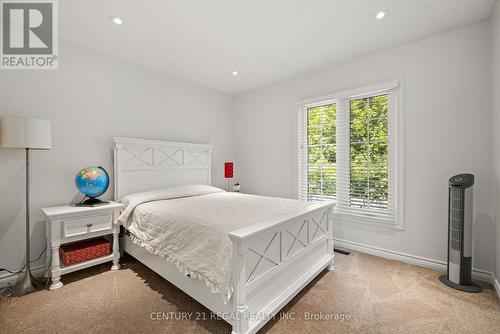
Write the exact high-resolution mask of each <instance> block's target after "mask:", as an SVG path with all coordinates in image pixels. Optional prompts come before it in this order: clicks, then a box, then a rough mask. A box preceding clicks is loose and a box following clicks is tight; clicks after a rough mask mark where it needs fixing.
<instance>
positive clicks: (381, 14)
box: [373, 10, 389, 20]
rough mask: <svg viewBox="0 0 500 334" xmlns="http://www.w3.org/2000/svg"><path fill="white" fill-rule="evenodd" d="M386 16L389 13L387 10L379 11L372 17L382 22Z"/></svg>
mask: <svg viewBox="0 0 500 334" xmlns="http://www.w3.org/2000/svg"><path fill="white" fill-rule="evenodd" d="M387 14H389V11H388V10H381V11H378V12H376V13H375V14H373V16H374V17H375V18H376V19H377V20H382V19H383V18H384V17H386V16H387Z"/></svg>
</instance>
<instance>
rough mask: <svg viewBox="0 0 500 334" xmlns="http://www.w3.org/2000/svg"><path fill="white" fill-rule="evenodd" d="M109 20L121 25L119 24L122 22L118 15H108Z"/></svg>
mask: <svg viewBox="0 0 500 334" xmlns="http://www.w3.org/2000/svg"><path fill="white" fill-rule="evenodd" d="M109 20H110V21H111V22H113V23H114V24H116V25H121V24H123V20H122V19H121V18H120V17H118V16H110V17H109Z"/></svg>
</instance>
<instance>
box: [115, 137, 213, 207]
mask: <svg viewBox="0 0 500 334" xmlns="http://www.w3.org/2000/svg"><path fill="white" fill-rule="evenodd" d="M113 142H114V193H115V194H114V198H115V200H117V201H118V200H120V199H121V198H122V197H123V196H126V195H128V194H131V193H136V192H142V191H148V190H155V189H160V188H166V187H170V186H176V185H182V184H208V185H210V184H211V172H212V170H211V165H212V163H211V153H212V150H213V149H214V146H213V145H205V144H192V143H177V142H168V141H159V140H146V139H133V138H119V137H114V138H113Z"/></svg>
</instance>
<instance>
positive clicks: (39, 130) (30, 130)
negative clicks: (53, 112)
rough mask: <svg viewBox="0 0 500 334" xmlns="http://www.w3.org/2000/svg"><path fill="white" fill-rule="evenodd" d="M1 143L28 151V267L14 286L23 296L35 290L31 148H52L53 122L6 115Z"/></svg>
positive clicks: (0, 126)
mask: <svg viewBox="0 0 500 334" xmlns="http://www.w3.org/2000/svg"><path fill="white" fill-rule="evenodd" d="M0 144H1V147H3V148H13V149H24V150H25V151H26V266H25V268H26V269H25V272H24V277H23V279H22V280H21V281H19V282H18V283H17V284H16V286H15V287H14V294H15V295H16V296H22V295H25V294H28V293H30V292H32V291H34V290H35V287H34V285H33V284H34V283H35V281H34V279H33V276H32V274H31V266H30V173H29V172H30V170H29V168H30V160H29V159H30V150H50V149H51V148H52V139H51V124H50V122H49V121H46V120H41V119H32V118H24V117H9V116H4V117H2V118H1V119H0Z"/></svg>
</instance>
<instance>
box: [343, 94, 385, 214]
mask: <svg viewBox="0 0 500 334" xmlns="http://www.w3.org/2000/svg"><path fill="white" fill-rule="evenodd" d="M387 100H388V94H383V95H378V96H371V97H366V98H361V99H356V100H351V101H349V112H350V147H349V149H350V152H349V153H350V154H349V155H350V175H349V176H350V192H349V195H350V196H349V197H350V206H351V207H359V208H373V209H384V210H387V208H388V207H387V201H388V186H389V184H388V182H387V181H388V180H387V178H388V159H389V156H388V154H387V152H388V146H389V141H388V136H387V127H388V119H387Z"/></svg>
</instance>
